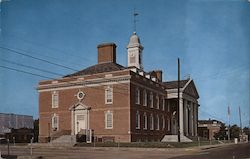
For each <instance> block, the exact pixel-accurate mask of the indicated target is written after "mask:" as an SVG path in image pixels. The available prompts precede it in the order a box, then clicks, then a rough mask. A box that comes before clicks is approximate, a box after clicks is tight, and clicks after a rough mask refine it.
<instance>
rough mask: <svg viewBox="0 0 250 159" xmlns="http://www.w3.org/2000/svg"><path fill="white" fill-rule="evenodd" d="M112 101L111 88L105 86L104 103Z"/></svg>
mask: <svg viewBox="0 0 250 159" xmlns="http://www.w3.org/2000/svg"><path fill="white" fill-rule="evenodd" d="M112 103H113V88H111V87H107V88H106V89H105V104H112Z"/></svg>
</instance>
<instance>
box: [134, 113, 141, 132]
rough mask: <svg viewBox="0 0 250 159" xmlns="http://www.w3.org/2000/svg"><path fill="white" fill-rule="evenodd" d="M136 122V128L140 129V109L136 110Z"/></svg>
mask: <svg viewBox="0 0 250 159" xmlns="http://www.w3.org/2000/svg"><path fill="white" fill-rule="evenodd" d="M135 123H136V124H135V127H136V129H140V125H141V123H140V112H139V111H136V122H135ZM137 124H138V125H137Z"/></svg>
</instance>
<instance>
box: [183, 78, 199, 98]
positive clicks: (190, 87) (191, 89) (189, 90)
mask: <svg viewBox="0 0 250 159" xmlns="http://www.w3.org/2000/svg"><path fill="white" fill-rule="evenodd" d="M183 92H184V93H185V94H188V95H190V96H192V97H194V98H196V99H198V98H199V94H198V91H197V89H196V87H195V84H194V81H193V80H191V81H190V82H188V83H187V84H186V86H185V87H184V88H183Z"/></svg>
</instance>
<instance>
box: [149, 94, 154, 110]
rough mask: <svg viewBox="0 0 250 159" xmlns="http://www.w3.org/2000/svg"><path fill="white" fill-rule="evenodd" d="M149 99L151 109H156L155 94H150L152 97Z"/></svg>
mask: <svg viewBox="0 0 250 159" xmlns="http://www.w3.org/2000/svg"><path fill="white" fill-rule="evenodd" d="M149 98H150V103H149V104H150V108H154V94H153V92H150V96H149Z"/></svg>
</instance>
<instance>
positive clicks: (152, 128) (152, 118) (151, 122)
mask: <svg viewBox="0 0 250 159" xmlns="http://www.w3.org/2000/svg"><path fill="white" fill-rule="evenodd" d="M149 124H150V130H154V116H153V114H150V122H149Z"/></svg>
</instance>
